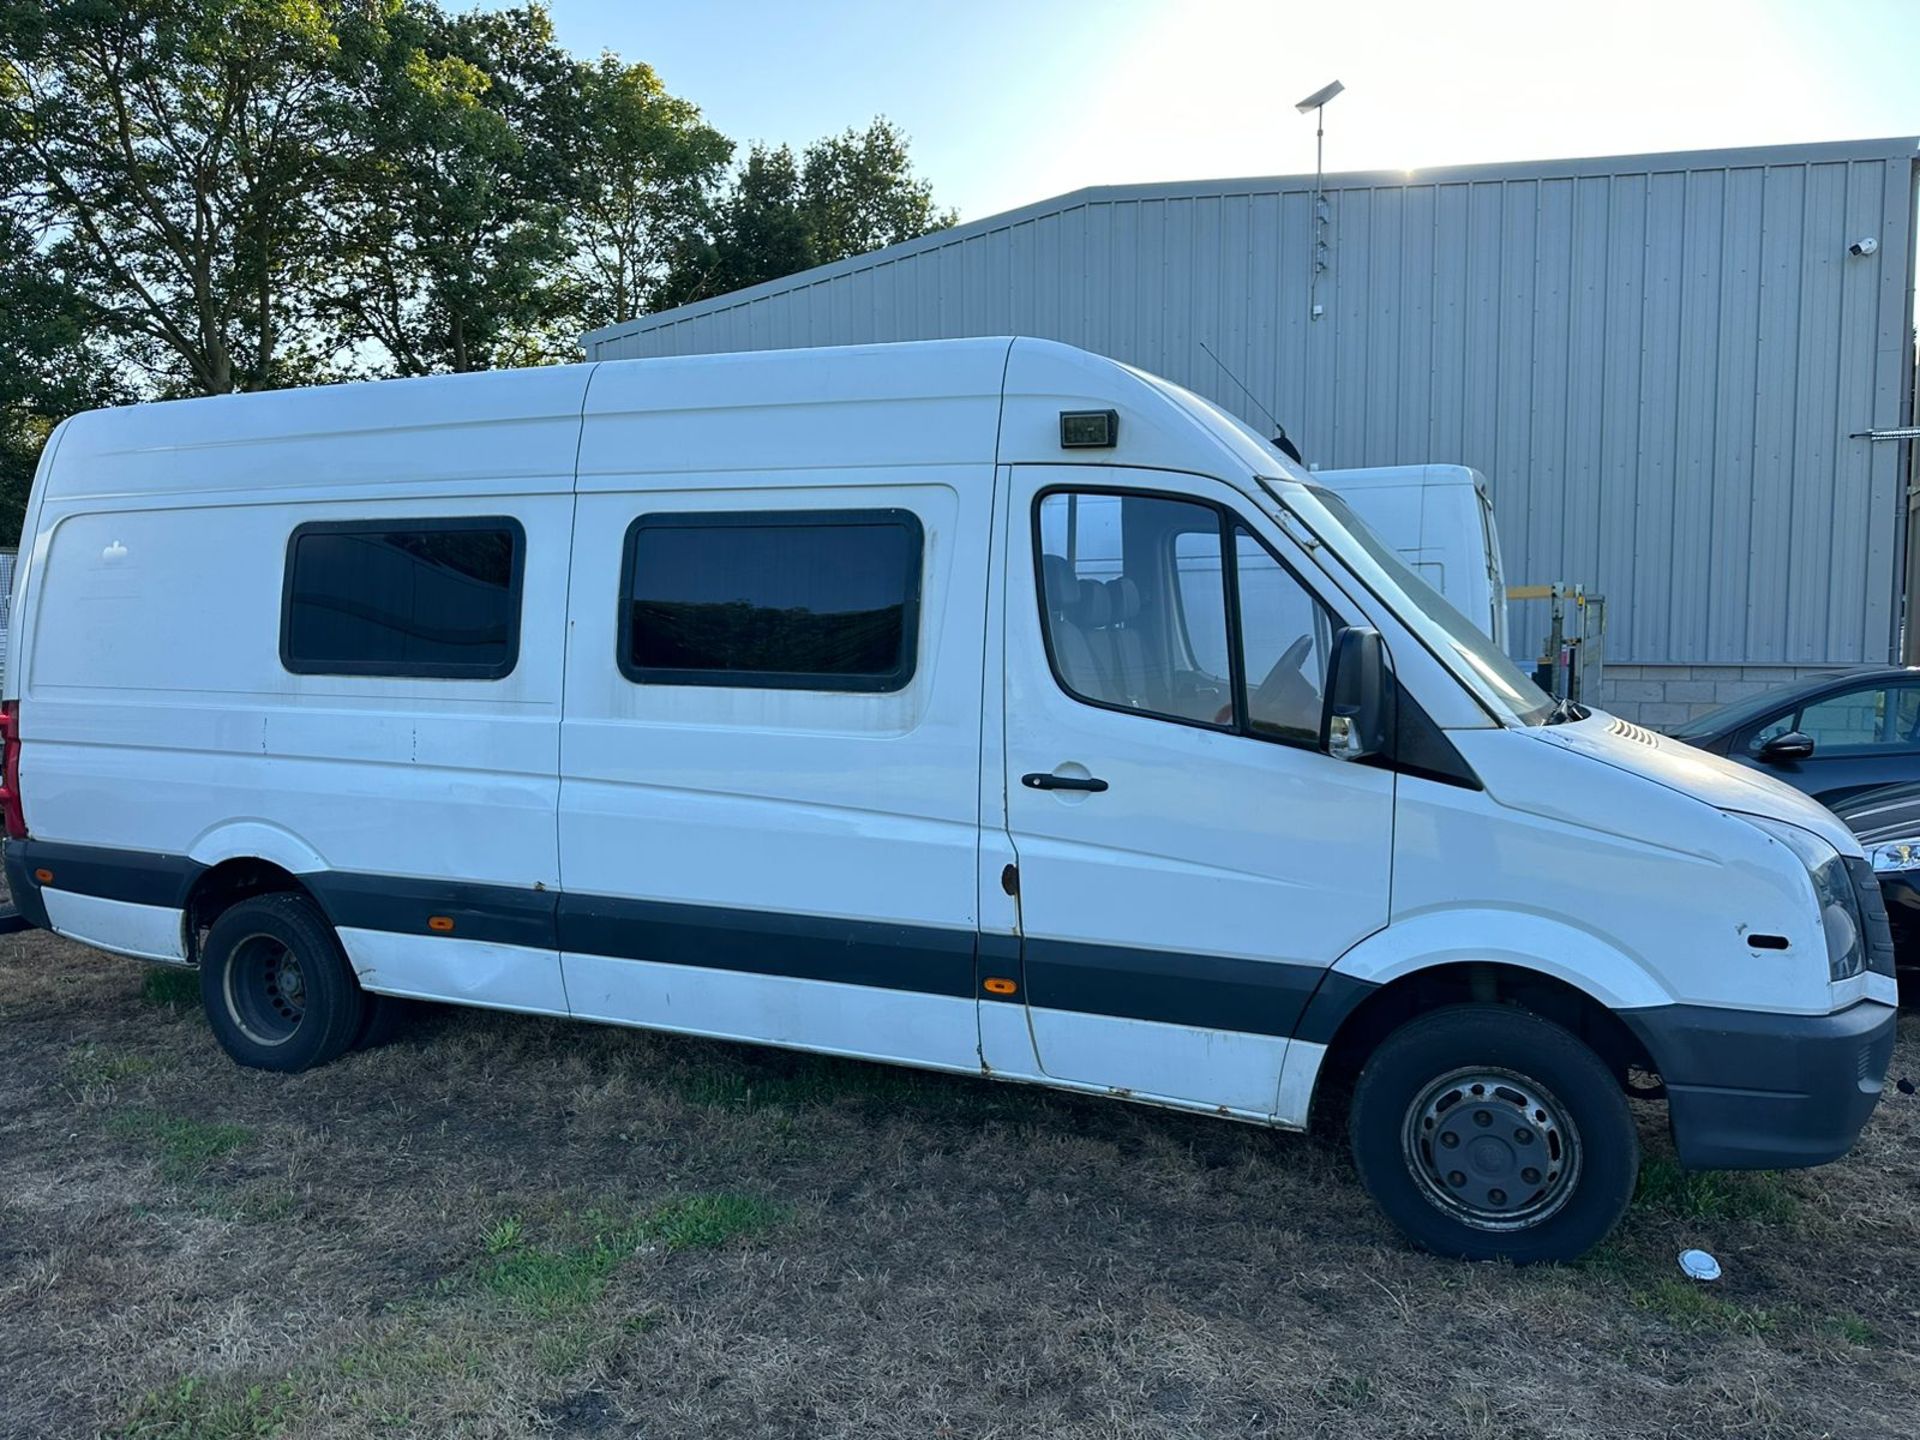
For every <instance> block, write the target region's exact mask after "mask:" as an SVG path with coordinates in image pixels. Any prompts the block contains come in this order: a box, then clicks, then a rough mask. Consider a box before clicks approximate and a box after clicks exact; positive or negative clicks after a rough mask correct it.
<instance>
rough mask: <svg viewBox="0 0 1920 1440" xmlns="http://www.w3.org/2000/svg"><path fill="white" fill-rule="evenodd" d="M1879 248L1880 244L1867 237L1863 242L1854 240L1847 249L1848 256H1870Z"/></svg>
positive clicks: (1871, 237)
mask: <svg viewBox="0 0 1920 1440" xmlns="http://www.w3.org/2000/svg"><path fill="white" fill-rule="evenodd" d="M1879 248H1880V242H1879V241H1878V240H1876V239H1874V238H1873V236H1871V235H1869V236H1867V238H1866V239H1864V240H1856V241H1854V242H1853V243H1852V244H1851V245H1849V246H1848V247H1847V253H1848V254H1849V255H1871V254H1873V253H1874V252H1875V251H1876V250H1878V249H1879Z"/></svg>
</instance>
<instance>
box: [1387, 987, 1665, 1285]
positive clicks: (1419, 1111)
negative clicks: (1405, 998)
mask: <svg viewBox="0 0 1920 1440" xmlns="http://www.w3.org/2000/svg"><path fill="white" fill-rule="evenodd" d="M1352 1142H1353V1155H1354V1161H1355V1163H1356V1164H1357V1165H1358V1166H1359V1169H1360V1177H1361V1179H1362V1180H1363V1181H1364V1182H1365V1183H1366V1186H1367V1189H1368V1191H1369V1192H1370V1193H1371V1194H1372V1195H1373V1198H1374V1200H1375V1201H1376V1202H1377V1203H1378V1204H1379V1206H1380V1208H1381V1209H1382V1210H1384V1211H1385V1212H1386V1214H1387V1217H1388V1218H1389V1219H1390V1220H1392V1221H1393V1222H1394V1224H1396V1225H1398V1226H1399V1227H1400V1229H1401V1230H1403V1231H1405V1232H1406V1235H1407V1237H1408V1238H1409V1239H1411V1240H1412V1241H1413V1242H1414V1243H1415V1244H1416V1245H1418V1246H1420V1247H1421V1248H1422V1249H1425V1250H1430V1251H1432V1252H1434V1253H1435V1254H1438V1255H1450V1256H1457V1257H1459V1258H1461V1259H1466V1260H1510V1261H1512V1262H1513V1263H1515V1264H1520V1265H1525V1264H1533V1263H1537V1262H1541V1261H1571V1260H1577V1259H1579V1258H1580V1257H1581V1256H1582V1255H1584V1254H1586V1253H1587V1251H1589V1250H1591V1249H1592V1248H1593V1247H1594V1246H1595V1245H1597V1244H1599V1243H1600V1241H1601V1240H1603V1239H1605V1238H1606V1236H1607V1234H1608V1232H1609V1231H1611V1230H1612V1229H1613V1227H1614V1225H1615V1224H1616V1223H1618V1221H1619V1219H1620V1216H1621V1214H1622V1213H1623V1212H1624V1211H1625V1210H1626V1208H1627V1202H1628V1201H1629V1200H1631V1199H1632V1198H1633V1187H1634V1182H1635V1180H1636V1179H1637V1178H1638V1176H1639V1173H1640V1142H1639V1136H1638V1134H1637V1133H1636V1131H1635V1129H1634V1124H1633V1116H1632V1113H1631V1112H1630V1111H1629V1110H1628V1109H1627V1102H1626V1097H1625V1096H1624V1095H1622V1094H1621V1093H1620V1087H1619V1084H1618V1083H1617V1082H1616V1080H1615V1079H1614V1076H1613V1074H1612V1073H1611V1072H1610V1071H1609V1070H1608V1069H1607V1067H1606V1066H1605V1065H1604V1064H1602V1063H1601V1061H1600V1057H1599V1056H1597V1055H1595V1054H1594V1053H1593V1051H1592V1050H1591V1049H1589V1048H1588V1047H1587V1046H1586V1045H1585V1044H1584V1043H1582V1042H1581V1041H1580V1039H1579V1038H1578V1037H1577V1036H1575V1035H1573V1034H1572V1033H1571V1032H1570V1031H1568V1030H1565V1029H1563V1028H1562V1027H1561V1026H1559V1025H1555V1024H1554V1023H1553V1022H1552V1021H1549V1020H1543V1019H1541V1018H1540V1017H1539V1016H1537V1015H1533V1014H1530V1013H1529V1012H1527V1011H1524V1010H1519V1009H1516V1008H1514V1007H1513V1006H1509V1005H1461V1006H1455V1007H1451V1008H1448V1009H1445V1010H1440V1011H1436V1012H1434V1013H1433V1014H1430V1015H1426V1016H1423V1017H1421V1018H1420V1019H1417V1020H1413V1021H1410V1022H1409V1023H1408V1024H1406V1025H1403V1026H1402V1027H1401V1028H1400V1029H1398V1030H1396V1031H1394V1032H1393V1033H1392V1034H1391V1035H1389V1036H1388V1037H1387V1038H1386V1039H1385V1040H1384V1041H1382V1042H1381V1044H1380V1047H1379V1048H1378V1049H1377V1050H1375V1051H1374V1053H1373V1055H1372V1056H1371V1057H1370V1058H1369V1059H1368V1061H1367V1063H1366V1066H1365V1068H1364V1069H1363V1070H1362V1071H1361V1072H1360V1080H1359V1083H1358V1084H1357V1085H1356V1086H1355V1087H1354V1093H1353V1108H1352Z"/></svg>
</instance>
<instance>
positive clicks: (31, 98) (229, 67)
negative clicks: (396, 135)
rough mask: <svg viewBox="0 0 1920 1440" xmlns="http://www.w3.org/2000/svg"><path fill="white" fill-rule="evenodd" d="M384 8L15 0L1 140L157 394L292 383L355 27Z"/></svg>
mask: <svg viewBox="0 0 1920 1440" xmlns="http://www.w3.org/2000/svg"><path fill="white" fill-rule="evenodd" d="M386 3H388V0H359V3H357V4H355V3H346V0H7V3H0V75H4V76H5V84H4V86H3V87H0V147H4V148H7V149H10V150H13V151H14V152H15V153H16V154H17V155H18V156H21V157H24V159H25V160H26V162H27V164H28V170H29V173H28V175H27V177H26V182H25V185H24V187H23V190H22V191H21V192H19V193H18V194H17V196H16V203H17V205H18V206H19V207H21V208H20V209H19V210H16V213H23V212H24V213H26V214H28V215H29V216H31V217H32V218H31V226H32V228H33V229H34V231H35V232H36V235H37V236H38V237H41V238H43V241H44V244H45V246H46V249H47V251H48V254H49V257H50V260H51V263H52V264H53V265H54V267H55V268H56V269H58V270H59V271H60V272H61V273H62V274H64V275H65V276H67V277H68V279H69V280H70V282H71V283H72V286H73V289H74V291H75V293H76V294H78V295H79V296H81V297H82V298H83V301H84V304H85V306H86V309H87V311H88V313H89V317H90V322H91V323H92V324H94V325H96V326H98V327H100V328H101V330H102V331H103V332H104V333H105V334H107V335H108V336H110V337H111V338H112V339H114V340H115V341H116V342H118V344H119V346H120V348H121V351H122V354H123V357H124V359H125V360H126V362H127V363H128V364H130V365H131V366H133V367H135V369H136V370H137V371H139V372H144V375H143V378H144V380H145V383H146V388H148V389H150V390H157V391H159V392H161V393H177V392H187V393H200V394H221V393H224V392H226V391H229V390H234V389H257V388H261V387H263V386H268V385H273V384H281V383H286V381H287V380H288V379H290V378H293V375H294V374H295V373H296V370H297V368H298V367H297V366H290V353H291V347H290V345H289V337H290V336H296V335H297V333H298V332H299V331H300V329H301V327H302V325H303V324H304V322H305V320H306V318H307V317H306V314H305V312H304V308H303V295H304V291H305V287H306V284H307V282H308V279H309V277H310V275H311V274H312V273H313V272H314V271H315V270H316V269H317V268H318V267H319V266H320V264H321V263H322V261H323V259H324V252H325V248H326V239H327V237H326V232H325V225H324V221H325V217H326V213H327V196H328V189H329V187H328V175H329V161H328V150H329V147H330V145H331V142H332V136H331V135H330V133H329V127H328V119H329V116H330V115H331V114H332V113H333V110H332V106H331V105H330V98H331V92H332V90H333V87H334V83H335V69H334V65H335V59H336V56H337V54H338V51H339V48H340V40H341V34H342V31H343V30H348V31H351V30H355V29H365V28H378V27H379V25H380V24H381V23H382V22H383V21H384V19H385V6H386ZM393 3H397V0H393ZM308 358H309V359H310V357H308Z"/></svg>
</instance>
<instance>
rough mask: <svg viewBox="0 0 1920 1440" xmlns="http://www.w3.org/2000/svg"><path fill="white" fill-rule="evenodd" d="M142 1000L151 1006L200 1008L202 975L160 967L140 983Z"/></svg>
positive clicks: (195, 972) (169, 967)
mask: <svg viewBox="0 0 1920 1440" xmlns="http://www.w3.org/2000/svg"><path fill="white" fill-rule="evenodd" d="M140 998H141V999H142V1000H145V1001H146V1002H147V1003H148V1004H149V1005H172V1006H186V1007H190V1008H193V1009H198V1008H199V1006H200V973H199V972H198V971H197V970H182V969H178V968H176V967H174V966H171V965H167V966H158V965H156V966H155V967H154V968H153V969H151V970H149V971H147V973H146V975H145V976H143V977H142V978H141V981H140Z"/></svg>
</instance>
